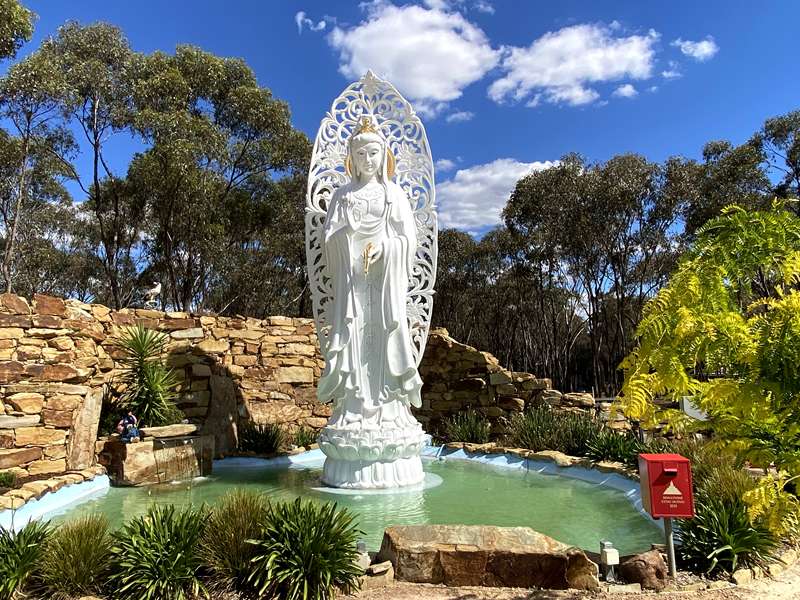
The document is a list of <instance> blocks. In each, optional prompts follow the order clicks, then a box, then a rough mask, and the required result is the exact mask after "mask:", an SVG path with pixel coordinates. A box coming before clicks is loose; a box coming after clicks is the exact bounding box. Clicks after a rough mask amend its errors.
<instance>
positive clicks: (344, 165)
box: [306, 73, 436, 489]
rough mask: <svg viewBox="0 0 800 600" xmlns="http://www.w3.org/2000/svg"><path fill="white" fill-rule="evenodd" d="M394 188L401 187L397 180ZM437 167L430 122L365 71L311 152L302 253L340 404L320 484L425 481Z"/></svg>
mask: <svg viewBox="0 0 800 600" xmlns="http://www.w3.org/2000/svg"><path fill="white" fill-rule="evenodd" d="M395 179H397V181H395ZM433 207H434V198H433V167H432V162H431V158H430V151H429V149H428V144H427V139H426V137H425V132H424V129H423V128H422V123H421V122H420V121H419V118H418V117H417V115H416V114H414V111H413V110H412V109H411V107H410V105H409V104H408V102H407V101H405V99H403V98H402V97H401V96H400V95H399V93H398V92H397V91H396V90H395V89H394V88H393V87H392V86H391V85H390V84H388V83H387V82H385V81H382V80H380V79H378V78H377V77H375V76H374V75H373V74H372V73H367V75H365V76H364V78H362V79H361V81H359V82H356V83H355V84H353V85H351V86H350V87H348V88H347V90H345V92H344V93H343V94H342V95H341V96H340V97H339V98H337V100H336V101H335V102H334V103H333V106H332V108H331V112H329V113H328V115H327V116H326V118H325V119H324V120H323V122H322V125H321V126H320V131H319V134H318V135H317V139H316V143H315V145H314V156H313V157H312V163H311V172H310V175H309V186H308V198H307V208H306V211H307V212H306V251H307V259H308V271H309V280H310V282H311V285H312V297H313V301H314V316H315V319H316V323H317V330H318V335H319V340H320V348H321V351H322V355H323V357H324V359H325V370H324V372H323V374H322V377H321V378H320V380H319V383H318V388H317V394H318V397H319V399H320V401H322V402H332V403H333V411H332V415H331V418H330V420H329V421H328V425H327V426H326V427H325V428H324V429H323V430H322V433H321V434H320V437H319V443H320V448H321V449H322V451H323V452H324V453H325V455H326V459H325V466H324V470H323V482H324V483H325V484H327V485H331V486H335V487H345V488H360V489H361V488H363V489H366V488H388V487H398V486H407V485H414V484H419V483H421V482H422V481H423V479H424V473H423V471H422V462H421V460H420V457H419V453H420V450H421V449H422V446H423V445H424V443H425V433H424V431H423V430H422V426H421V425H420V424H419V422H418V421H417V420H416V419H415V418H414V416H413V415H412V414H411V407H412V406H414V407H419V406H421V395H420V392H421V389H422V379H421V378H420V375H419V372H418V370H417V366H418V364H419V360H420V358H421V355H422V351H423V349H424V345H425V341H426V338H427V332H428V327H429V324H430V311H431V308H432V294H433V282H434V274H435V272H436V264H435V263H436V215H435V213H434V211H433Z"/></svg>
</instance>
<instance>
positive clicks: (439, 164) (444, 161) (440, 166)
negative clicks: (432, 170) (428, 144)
mask: <svg viewBox="0 0 800 600" xmlns="http://www.w3.org/2000/svg"><path fill="white" fill-rule="evenodd" d="M455 168H456V163H455V161H453V160H450V159H449V158H440V159H439V160H437V161H436V170H437V171H441V172H442V173H445V172H447V171H452V170H453V169H455Z"/></svg>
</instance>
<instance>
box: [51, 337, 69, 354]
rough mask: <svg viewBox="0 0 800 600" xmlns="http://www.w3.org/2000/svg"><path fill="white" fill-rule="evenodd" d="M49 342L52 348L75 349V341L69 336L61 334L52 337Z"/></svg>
mask: <svg viewBox="0 0 800 600" xmlns="http://www.w3.org/2000/svg"><path fill="white" fill-rule="evenodd" d="M47 344H48V345H49V346H50V347H51V348H55V349H56V350H62V351H67V350H73V349H74V348H75V342H73V341H72V338H70V337H67V336H59V337H55V338H53V339H51V340H50V341H49V342H47Z"/></svg>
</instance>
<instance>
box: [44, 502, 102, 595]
mask: <svg viewBox="0 0 800 600" xmlns="http://www.w3.org/2000/svg"><path fill="white" fill-rule="evenodd" d="M110 547H111V535H110V533H109V530H108V521H107V520H106V518H105V517H104V516H102V515H89V516H86V517H82V518H79V519H76V520H73V521H69V522H67V523H65V524H63V525H60V526H59V527H58V528H57V529H56V530H55V531H54V532H53V533H52V534H51V536H50V537H49V538H48V539H47V541H46V542H45V545H44V549H43V551H42V553H41V557H40V559H39V562H38V568H37V570H36V579H37V582H38V583H39V584H40V586H41V588H42V589H43V591H44V593H45V594H46V595H47V597H48V598H56V599H64V600H68V599H70V598H78V597H81V596H100V595H102V591H103V588H104V586H105V584H106V579H107V577H108V575H109V572H110V558H111V550H110Z"/></svg>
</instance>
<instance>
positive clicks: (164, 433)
mask: <svg viewBox="0 0 800 600" xmlns="http://www.w3.org/2000/svg"><path fill="white" fill-rule="evenodd" d="M141 432H142V434H143V435H144V437H153V438H171V437H180V436H187V435H192V434H194V433H197V425H190V424H184V423H178V424H176V425H164V426H163V427H142V429H141Z"/></svg>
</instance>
